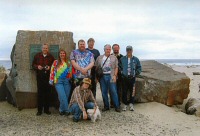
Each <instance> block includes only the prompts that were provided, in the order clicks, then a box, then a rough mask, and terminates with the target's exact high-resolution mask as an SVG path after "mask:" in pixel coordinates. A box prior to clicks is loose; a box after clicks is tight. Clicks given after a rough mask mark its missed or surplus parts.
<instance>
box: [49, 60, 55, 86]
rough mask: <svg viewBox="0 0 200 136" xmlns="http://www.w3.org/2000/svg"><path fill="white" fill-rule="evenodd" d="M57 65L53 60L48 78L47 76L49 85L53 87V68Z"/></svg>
mask: <svg viewBox="0 0 200 136" xmlns="http://www.w3.org/2000/svg"><path fill="white" fill-rule="evenodd" d="M56 64H57V61H56V60H55V61H54V62H53V64H52V66H51V70H50V76H49V84H50V85H53V83H54V77H55V66H56Z"/></svg>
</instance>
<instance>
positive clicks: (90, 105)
mask: <svg viewBox="0 0 200 136" xmlns="http://www.w3.org/2000/svg"><path fill="white" fill-rule="evenodd" d="M85 109H86V111H87V109H94V103H93V102H87V103H86V104H85ZM69 112H71V113H72V114H74V118H75V119H77V120H80V117H81V115H82V114H83V112H82V110H81V109H80V108H79V106H78V103H74V104H72V106H71V107H70V108H69Z"/></svg>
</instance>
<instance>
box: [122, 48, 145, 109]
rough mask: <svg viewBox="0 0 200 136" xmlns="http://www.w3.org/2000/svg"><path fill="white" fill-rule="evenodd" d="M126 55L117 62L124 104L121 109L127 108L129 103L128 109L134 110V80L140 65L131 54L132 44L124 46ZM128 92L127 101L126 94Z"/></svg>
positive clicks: (138, 72) (139, 70) (140, 68)
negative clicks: (120, 75) (120, 73)
mask: <svg viewBox="0 0 200 136" xmlns="http://www.w3.org/2000/svg"><path fill="white" fill-rule="evenodd" d="M126 53H127V54H126V56H124V57H122V58H121V59H120V62H119V68H120V71H121V72H122V79H123V80H122V81H123V82H122V86H123V92H122V102H123V104H124V106H123V109H122V110H123V111H126V110H127V106H128V104H129V110H130V111H134V107H133V104H134V96H135V81H136V76H137V75H139V74H140V73H141V70H142V67H141V65H140V61H139V59H138V58H137V57H135V56H133V48H132V46H127V47H126ZM128 92H129V94H130V95H129V101H128V98H127V94H128Z"/></svg>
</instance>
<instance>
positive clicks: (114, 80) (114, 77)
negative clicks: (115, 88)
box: [113, 75, 117, 83]
mask: <svg viewBox="0 0 200 136" xmlns="http://www.w3.org/2000/svg"><path fill="white" fill-rule="evenodd" d="M116 81H117V77H116V75H114V76H113V82H114V83H116Z"/></svg>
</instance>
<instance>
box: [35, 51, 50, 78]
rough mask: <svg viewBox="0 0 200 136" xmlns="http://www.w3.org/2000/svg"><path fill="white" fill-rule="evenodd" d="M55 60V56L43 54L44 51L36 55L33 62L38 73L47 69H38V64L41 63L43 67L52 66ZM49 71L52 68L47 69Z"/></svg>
mask: <svg viewBox="0 0 200 136" xmlns="http://www.w3.org/2000/svg"><path fill="white" fill-rule="evenodd" d="M53 61H54V57H53V56H52V55H51V54H50V53H48V54H47V56H45V57H44V56H43V53H42V52H39V53H37V54H36V55H35V57H34V59H33V63H32V67H33V69H35V70H36V71H37V74H39V73H41V72H43V73H44V72H45V70H38V66H39V65H41V66H42V67H45V66H50V67H51V65H52V63H53ZM47 72H48V73H49V72H50V70H48V71H47Z"/></svg>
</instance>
